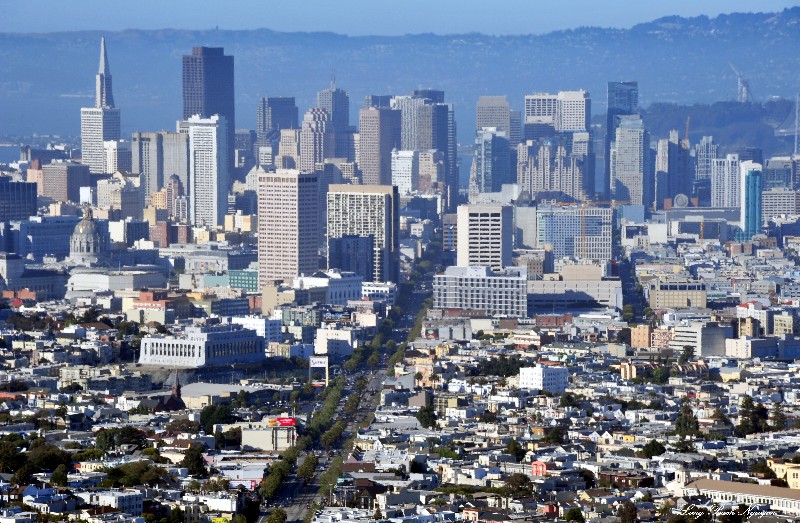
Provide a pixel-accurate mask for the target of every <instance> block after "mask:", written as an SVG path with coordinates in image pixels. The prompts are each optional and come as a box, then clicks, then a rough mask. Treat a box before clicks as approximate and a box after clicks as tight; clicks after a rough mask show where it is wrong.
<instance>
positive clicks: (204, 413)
mask: <svg viewBox="0 0 800 523" xmlns="http://www.w3.org/2000/svg"><path fill="white" fill-rule="evenodd" d="M234 421H236V417H235V416H234V415H233V412H231V408H230V406H228V405H208V406H207V407H205V408H203V410H201V411H200V425H201V427H202V429H203V430H204V431H205V432H206V434H212V433H213V432H214V425H224V424H227V423H233V422H234Z"/></svg>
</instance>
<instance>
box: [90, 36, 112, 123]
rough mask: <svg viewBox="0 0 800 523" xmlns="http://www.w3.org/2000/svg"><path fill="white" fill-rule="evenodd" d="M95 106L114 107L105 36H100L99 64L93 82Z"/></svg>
mask: <svg viewBox="0 0 800 523" xmlns="http://www.w3.org/2000/svg"><path fill="white" fill-rule="evenodd" d="M95 107H114V93H113V92H112V90H111V69H110V68H109V67H108V54H107V53H106V37H105V36H102V37H100V66H99V67H98V68H97V80H96V83H95Z"/></svg>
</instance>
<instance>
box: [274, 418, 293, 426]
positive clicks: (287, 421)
mask: <svg viewBox="0 0 800 523" xmlns="http://www.w3.org/2000/svg"><path fill="white" fill-rule="evenodd" d="M267 423H268V424H269V426H270V427H294V426H295V425H296V424H297V420H296V419H295V418H269V419H268V420H267Z"/></svg>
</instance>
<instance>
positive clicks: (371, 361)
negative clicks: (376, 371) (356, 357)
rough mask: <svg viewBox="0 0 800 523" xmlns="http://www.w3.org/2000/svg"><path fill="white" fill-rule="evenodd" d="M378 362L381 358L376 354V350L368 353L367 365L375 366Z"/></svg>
mask: <svg viewBox="0 0 800 523" xmlns="http://www.w3.org/2000/svg"><path fill="white" fill-rule="evenodd" d="M380 362H381V358H380V356H378V353H377V352H373V353H372V354H370V356H369V358H367V365H369V366H370V367H377V366H378V363H380Z"/></svg>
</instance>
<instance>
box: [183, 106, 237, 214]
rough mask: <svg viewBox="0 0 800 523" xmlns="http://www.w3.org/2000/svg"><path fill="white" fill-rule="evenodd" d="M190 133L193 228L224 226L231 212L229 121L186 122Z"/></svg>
mask: <svg viewBox="0 0 800 523" xmlns="http://www.w3.org/2000/svg"><path fill="white" fill-rule="evenodd" d="M185 125H186V127H187V128H188V130H189V191H188V192H189V221H190V222H191V224H192V225H194V226H200V227H201V226H207V227H216V226H221V225H223V222H224V220H225V214H226V213H227V212H228V191H229V190H230V185H231V180H230V173H229V171H228V157H227V154H228V153H227V151H228V145H227V143H226V141H227V139H228V138H227V137H228V131H227V122H226V121H225V117H224V116H219V115H216V114H215V115H213V116H211V118H201V117H200V116H199V115H194V116H192V117H191V118H189V119H188V120H186V121H185Z"/></svg>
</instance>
